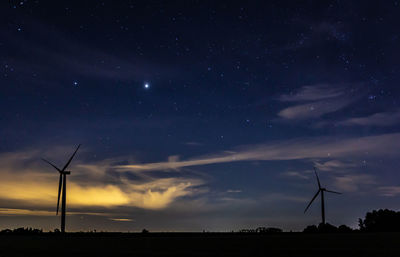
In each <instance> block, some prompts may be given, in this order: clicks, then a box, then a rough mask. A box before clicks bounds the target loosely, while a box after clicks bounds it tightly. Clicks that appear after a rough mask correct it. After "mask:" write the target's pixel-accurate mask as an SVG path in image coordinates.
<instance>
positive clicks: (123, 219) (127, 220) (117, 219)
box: [110, 218, 134, 222]
mask: <svg viewBox="0 0 400 257" xmlns="http://www.w3.org/2000/svg"><path fill="white" fill-rule="evenodd" d="M110 220H112V221H120V222H132V221H134V220H133V219H126V218H110Z"/></svg>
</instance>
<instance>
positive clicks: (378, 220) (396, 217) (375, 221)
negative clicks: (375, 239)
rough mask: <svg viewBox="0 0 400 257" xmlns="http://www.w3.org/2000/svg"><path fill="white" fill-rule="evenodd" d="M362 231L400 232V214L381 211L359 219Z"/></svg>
mask: <svg viewBox="0 0 400 257" xmlns="http://www.w3.org/2000/svg"><path fill="white" fill-rule="evenodd" d="M359 226H360V230H362V231H367V232H395V231H400V212H396V211H392V210H388V209H384V210H382V209H380V210H378V211H376V210H373V211H372V212H368V213H367V214H366V215H365V219H364V220H361V219H359Z"/></svg>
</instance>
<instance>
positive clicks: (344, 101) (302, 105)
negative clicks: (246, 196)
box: [278, 84, 357, 120]
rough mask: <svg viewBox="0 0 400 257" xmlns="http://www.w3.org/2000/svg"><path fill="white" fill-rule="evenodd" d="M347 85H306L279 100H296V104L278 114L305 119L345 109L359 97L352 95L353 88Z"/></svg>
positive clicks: (287, 117) (284, 117) (291, 118)
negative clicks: (348, 87) (349, 88)
mask: <svg viewBox="0 0 400 257" xmlns="http://www.w3.org/2000/svg"><path fill="white" fill-rule="evenodd" d="M347 86H348V85H346V84H344V85H326V84H319V85H312V86H304V87H302V88H300V90H299V91H298V92H297V93H295V94H289V95H288V94H285V95H282V96H280V97H279V101H281V102H295V103H296V105H294V106H290V107H287V108H284V109H282V110H281V111H279V112H278V116H279V117H281V118H282V119H287V120H305V119H312V118H318V117H321V116H323V115H325V114H328V113H333V112H336V111H338V110H340V109H343V108H344V107H346V106H348V105H349V104H351V103H352V102H354V101H355V100H356V99H357V97H354V96H352V90H347V88H346V87H347ZM352 86H357V84H356V85H352Z"/></svg>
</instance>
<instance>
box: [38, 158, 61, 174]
mask: <svg viewBox="0 0 400 257" xmlns="http://www.w3.org/2000/svg"><path fill="white" fill-rule="evenodd" d="M42 160H43V161H44V162H46V163H48V164H50V165H51V166H53V167H54V168H55V169H56V170H58V172H61V170H60V169H59V168H57V166H56V165H54V164H53V163H51V162H49V161H48V160H46V159H43V158H42Z"/></svg>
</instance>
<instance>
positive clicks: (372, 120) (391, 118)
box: [337, 110, 400, 127]
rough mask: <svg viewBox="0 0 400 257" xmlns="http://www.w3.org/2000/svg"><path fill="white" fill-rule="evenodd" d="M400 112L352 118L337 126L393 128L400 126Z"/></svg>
mask: <svg viewBox="0 0 400 257" xmlns="http://www.w3.org/2000/svg"><path fill="white" fill-rule="evenodd" d="M399 122H400V110H397V111H394V112H380V113H375V114H372V115H370V116H366V117H357V118H350V119H347V120H344V121H340V122H338V123H337V125H341V126H378V127H385V126H392V125H395V124H399Z"/></svg>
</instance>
